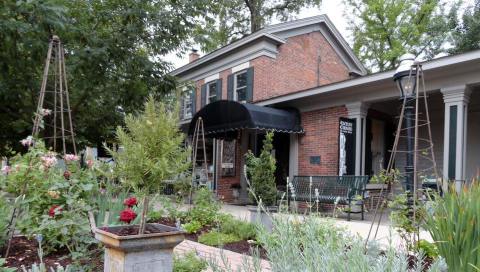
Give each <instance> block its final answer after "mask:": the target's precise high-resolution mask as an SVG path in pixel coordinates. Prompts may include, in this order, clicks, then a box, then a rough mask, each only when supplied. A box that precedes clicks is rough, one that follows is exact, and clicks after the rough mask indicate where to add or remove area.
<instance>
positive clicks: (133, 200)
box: [123, 197, 138, 208]
mask: <svg viewBox="0 0 480 272" xmlns="http://www.w3.org/2000/svg"><path fill="white" fill-rule="evenodd" d="M137 204H138V202H137V199H136V198H135V197H130V198H127V199H125V200H124V201H123V205H125V206H128V207H129V208H131V207H133V206H137Z"/></svg>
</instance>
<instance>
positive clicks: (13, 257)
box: [0, 218, 267, 271]
mask: <svg viewBox="0 0 480 272" xmlns="http://www.w3.org/2000/svg"><path fill="white" fill-rule="evenodd" d="M155 223H160V224H164V225H167V226H171V227H175V220H172V219H169V218H162V219H160V220H158V221H156V222H155ZM147 226H148V225H147ZM211 229H212V227H211V226H207V227H203V228H202V229H201V230H200V231H198V233H193V234H186V235H185V239H187V240H190V241H194V242H198V237H199V236H200V235H201V234H203V233H206V232H209V231H211ZM105 230H108V231H109V232H112V233H115V234H117V235H120V236H125V235H130V234H137V233H138V227H132V228H122V229H121V231H112V230H109V229H107V228H106V229H105ZM147 230H149V229H148V227H147ZM150 231H152V230H150ZM221 248H223V249H225V250H230V251H233V252H236V253H240V254H245V255H250V256H251V255H252V252H253V251H254V250H255V248H258V250H259V253H260V257H261V258H262V259H267V257H266V251H265V250H264V249H263V248H261V247H258V246H257V245H252V244H249V243H248V242H247V241H239V242H234V243H228V244H225V245H223V246H222V247H221ZM37 250H38V243H37V241H36V240H35V239H30V240H29V239H27V238H26V237H24V236H18V237H14V238H13V240H12V246H11V248H10V254H9V256H8V258H7V259H6V266H8V267H15V268H21V267H22V265H24V266H25V267H26V268H30V267H31V265H32V264H34V263H37V264H38V263H40V259H39V258H38V253H37ZM4 252H5V249H0V254H1V253H4ZM97 257H98V259H96V260H90V261H89V262H90V263H92V262H94V265H93V267H96V268H97V269H95V270H94V271H103V254H97ZM43 262H44V263H45V265H46V266H47V268H50V267H52V268H55V267H57V266H58V265H62V266H64V267H65V266H67V265H69V264H72V259H71V258H70V257H69V252H68V250H66V249H63V250H58V251H56V252H52V253H50V254H48V255H46V256H44V257H43Z"/></svg>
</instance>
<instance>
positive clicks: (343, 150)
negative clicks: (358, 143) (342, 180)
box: [338, 118, 356, 176]
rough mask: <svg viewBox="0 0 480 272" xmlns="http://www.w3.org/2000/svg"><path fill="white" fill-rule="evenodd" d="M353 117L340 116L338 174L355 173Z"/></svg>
mask: <svg viewBox="0 0 480 272" xmlns="http://www.w3.org/2000/svg"><path fill="white" fill-rule="evenodd" d="M355 125H356V124H355V119H349V118H340V122H339V137H338V175H339V176H343V175H355Z"/></svg>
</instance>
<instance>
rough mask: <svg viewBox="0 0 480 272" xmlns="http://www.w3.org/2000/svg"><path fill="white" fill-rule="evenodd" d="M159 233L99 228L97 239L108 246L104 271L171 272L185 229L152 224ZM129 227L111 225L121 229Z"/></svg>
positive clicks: (96, 232) (96, 233)
mask: <svg viewBox="0 0 480 272" xmlns="http://www.w3.org/2000/svg"><path fill="white" fill-rule="evenodd" d="M148 226H149V228H152V227H153V228H155V229H157V230H158V231H159V232H158V233H149V234H140V235H139V234H136V235H128V236H119V235H116V234H114V233H111V232H108V231H105V230H101V229H98V228H97V229H95V238H96V239H97V240H99V241H100V242H102V243H103V244H104V245H105V257H104V258H105V264H104V272H133V271H135V272H150V271H159V272H171V271H172V270H173V248H174V247H175V246H176V245H178V244H180V243H181V242H182V241H183V240H184V239H185V232H183V231H180V230H178V229H177V228H174V227H170V226H166V225H162V224H148ZM124 227H125V226H115V227H109V228H108V229H109V230H118V229H121V228H124Z"/></svg>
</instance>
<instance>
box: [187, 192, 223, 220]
mask: <svg viewBox="0 0 480 272" xmlns="http://www.w3.org/2000/svg"><path fill="white" fill-rule="evenodd" d="M219 211H220V203H219V202H218V201H217V200H216V199H215V198H214V196H213V194H212V192H211V191H210V190H209V189H207V188H200V189H199V190H198V191H197V192H196V194H195V198H194V201H193V208H192V209H191V210H190V211H189V212H188V214H187V218H186V219H185V221H187V222H191V221H197V222H199V223H200V224H201V225H202V226H206V225H210V224H212V223H213V222H215V221H216V220H217V219H218V216H219V214H218V212H219Z"/></svg>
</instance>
